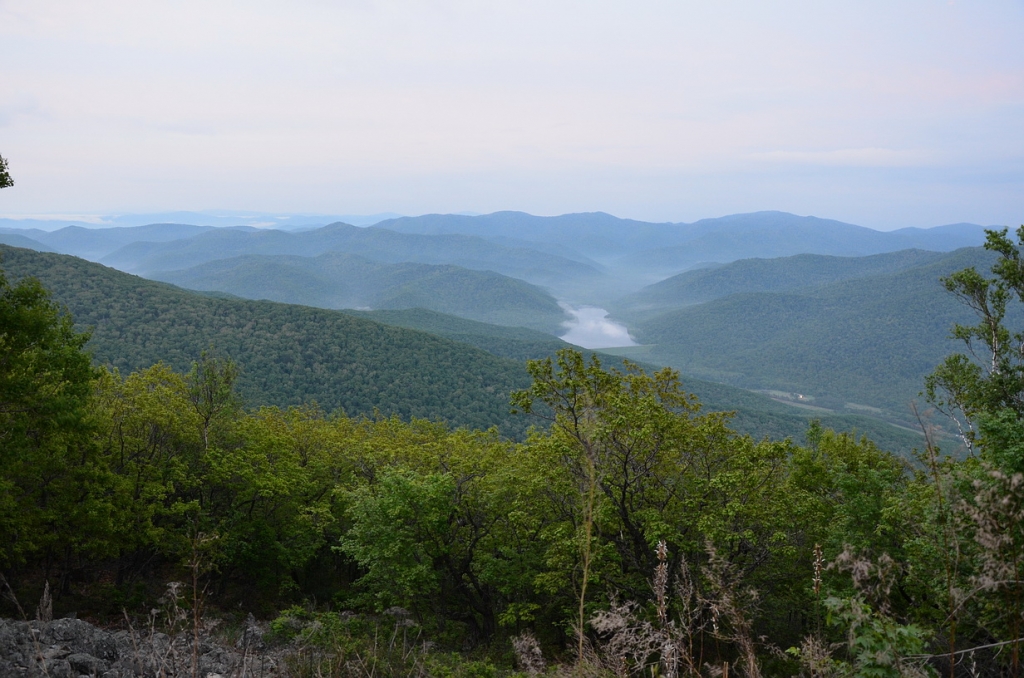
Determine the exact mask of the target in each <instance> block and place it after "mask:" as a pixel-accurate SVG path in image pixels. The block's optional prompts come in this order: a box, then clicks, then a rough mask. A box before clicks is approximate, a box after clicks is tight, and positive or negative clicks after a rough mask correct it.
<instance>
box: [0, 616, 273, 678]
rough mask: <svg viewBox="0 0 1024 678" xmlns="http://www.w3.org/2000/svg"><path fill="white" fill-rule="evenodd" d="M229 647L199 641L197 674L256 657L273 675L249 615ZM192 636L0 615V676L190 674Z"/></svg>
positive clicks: (225, 672) (232, 671)
mask: <svg viewBox="0 0 1024 678" xmlns="http://www.w3.org/2000/svg"><path fill="white" fill-rule="evenodd" d="M240 645H241V647H239V648H230V647H225V646H222V645H220V644H218V643H216V642H215V641H214V640H213V639H212V638H210V637H209V636H204V637H203V638H201V639H200V643H199V647H198V651H199V656H198V660H199V662H198V663H199V666H198V669H199V675H201V676H208V677H209V678H214V677H218V676H220V677H223V676H231V675H238V674H240V673H241V669H242V668H243V665H252V662H253V659H254V658H255V657H256V656H257V655H259V657H260V666H261V667H262V668H263V669H264V671H263V672H262V675H264V676H266V677H267V678H270V677H271V676H275V675H277V670H276V669H277V666H278V665H279V663H278V662H277V661H275V660H274V658H273V657H267V656H266V655H264V654H263V650H264V647H265V646H264V643H263V633H262V631H261V630H260V627H259V624H258V623H257V622H256V620H255V619H253V618H252V617H250V619H249V620H248V622H247V624H246V630H245V632H244V634H243V637H242V642H240ZM191 668H192V636H191V633H182V634H179V635H177V636H175V637H173V638H172V637H171V636H168V635H167V634H164V633H159V632H152V633H145V632H143V633H140V632H138V631H135V630H128V631H107V630H105V629H100V628H97V627H95V626H93V625H91V624H89V623H87V622H85V621H83V620H81V619H57V620H54V621H50V622H41V621H32V622H18V621H12V620H5V619H0V676H3V677H4V678H6V677H7V676H11V677H12V678H35V677H36V676H49V678H81V677H82V676H85V677H86V678H143V677H145V678H150V677H154V676H158V675H160V676H165V677H166V678H177V677H179V676H181V677H183V676H190V675H191Z"/></svg>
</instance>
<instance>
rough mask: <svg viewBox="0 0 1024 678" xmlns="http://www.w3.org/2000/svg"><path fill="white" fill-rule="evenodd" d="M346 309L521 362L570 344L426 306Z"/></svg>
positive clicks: (547, 354)
mask: <svg viewBox="0 0 1024 678" xmlns="http://www.w3.org/2000/svg"><path fill="white" fill-rule="evenodd" d="M344 312H345V313H349V314H351V315H354V316H357V317H361V318H368V319H369V320H374V321H376V322H379V323H384V324H385V325H394V326H396V327H405V328H407V329H411V330H419V331H421V332H429V333H430V334H436V335H437V336H439V337H444V338H446V339H451V340H452V341H458V342H461V343H464V344H469V345H471V346H476V347H477V348H479V349H482V350H484V351H487V352H488V353H492V354H494V355H497V356H500V357H502V358H509V359H512V360H515V361H517V362H520V363H524V362H526V361H527V360H534V359H536V358H543V357H546V356H549V355H554V354H555V351H557V350H559V349H561V348H568V347H569V346H570V345H571V344H568V343H566V342H564V341H562V340H561V339H558V338H557V337H553V336H551V335H550V334H547V333H544V332H538V331H537V330H530V329H527V328H525V327H507V326H501V325H491V324H488V323H483V322H477V321H475V320H466V319H465V318H459V317H456V316H453V315H447V314H444V313H438V312H437V311H431V310H428V309H425V308H410V309H403V310H378V311H354V310H350V309H346V310H345V311H344Z"/></svg>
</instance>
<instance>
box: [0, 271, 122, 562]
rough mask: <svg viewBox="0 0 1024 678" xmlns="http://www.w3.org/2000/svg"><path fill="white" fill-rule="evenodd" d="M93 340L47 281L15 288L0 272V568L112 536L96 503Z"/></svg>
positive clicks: (98, 483) (97, 468)
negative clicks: (90, 348)
mask: <svg viewBox="0 0 1024 678" xmlns="http://www.w3.org/2000/svg"><path fill="white" fill-rule="evenodd" d="M88 338H89V337H88V335H86V334H81V333H78V332H76V331H75V330H74V327H73V324H72V321H71V318H70V317H69V316H68V315H67V314H66V313H64V312H63V310H62V309H61V308H60V307H59V306H58V305H57V304H55V303H54V302H53V301H52V300H51V299H50V296H49V294H48V293H47V291H46V290H45V289H43V287H42V285H41V284H40V283H39V281H37V280H35V279H31V278H29V279H25V280H22V281H21V282H19V283H18V284H16V285H11V284H10V283H9V282H8V281H7V278H6V276H5V275H4V274H3V272H2V271H0V564H3V563H7V564H10V563H12V562H19V561H23V560H24V559H25V558H26V557H27V556H29V555H31V554H35V555H39V554H40V553H43V552H50V553H51V555H55V556H61V555H65V554H67V553H70V552H72V551H74V550H80V549H87V548H92V547H93V546H95V543H94V542H92V540H93V539H94V538H97V537H98V535H103V534H108V536H109V524H105V523H104V521H108V518H109V511H108V508H109V507H101V506H99V504H98V503H94V502H102V499H101V498H100V494H98V493H97V492H101V491H102V489H101V488H102V486H103V475H104V474H103V471H102V469H101V468H100V466H99V465H98V460H97V458H96V455H95V449H94V446H93V445H92V439H91V431H92V420H91V415H90V411H89V399H90V396H91V392H92V385H93V381H94V379H95V376H96V373H95V371H94V369H93V368H92V365H91V361H90V358H89V356H88V354H86V353H85V352H84V350H83V346H84V344H85V342H86V341H87V340H88ZM94 490H95V491H94ZM108 522H109V521H108ZM99 538H100V539H102V538H103V537H99ZM61 552H63V553H61Z"/></svg>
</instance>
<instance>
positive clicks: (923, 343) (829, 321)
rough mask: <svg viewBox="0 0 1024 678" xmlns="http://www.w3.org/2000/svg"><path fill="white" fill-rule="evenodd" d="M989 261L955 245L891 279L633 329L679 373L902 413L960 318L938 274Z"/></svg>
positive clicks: (737, 298) (714, 309) (752, 301)
mask: <svg viewBox="0 0 1024 678" xmlns="http://www.w3.org/2000/svg"><path fill="white" fill-rule="evenodd" d="M992 261H993V257H992V255H991V254H990V253H987V252H985V251H984V250H981V249H963V250H958V251H956V252H953V253H951V254H948V255H944V256H942V257H941V258H940V259H938V260H936V261H933V262H932V263H929V264H926V265H923V266H917V267H914V268H911V269H908V270H906V271H902V272H899V273H893V274H886V275H876V276H871V277H866V278H858V279H853V280H847V281H843V282H838V283H833V284H830V285H824V286H820V287H817V288H812V289H809V290H802V291H799V292H781V293H745V294H736V295H732V296H729V297H725V298H722V299H717V300H715V301H711V302H708V303H704V304H700V305H697V306H691V307H688V308H684V309H682V310H677V311H672V312H669V313H665V314H663V315H660V316H658V317H656V318H653V319H651V320H648V321H646V322H642V323H640V324H639V325H638V326H637V327H636V328H635V332H636V336H637V337H638V339H639V340H640V341H641V342H643V343H645V344H653V346H651V347H650V348H649V349H648V351H649V354H650V356H651V359H652V360H657V361H661V362H664V363H666V364H670V365H672V366H674V367H676V368H677V369H679V370H681V371H682V372H683V373H684V374H694V375H696V376H698V377H701V378H705V379H712V380H715V381H722V382H725V383H729V384H734V385H737V386H742V387H745V388H752V389H771V390H775V391H781V392H791V393H799V394H803V395H805V396H810V398H813V400H808V401H807V402H812V403H814V404H818V405H823V406H825V407H829V408H836V407H838V408H843V407H845V406H846V404H847V403H852V405H853V409H858V407H860V408H863V407H864V406H868V407H876V408H882V409H885V410H888V411H889V412H890V413H892V414H893V415H895V416H897V417H899V418H905V417H907V416H908V415H909V407H908V403H909V401H911V400H912V399H913V398H914V397H915V396H916V395H917V394H918V393H919V392H920V391H921V389H922V387H923V380H924V376H925V375H926V374H928V373H929V372H930V371H931V370H932V369H933V368H934V367H935V366H936V365H937V364H938V363H939V362H940V361H941V360H942V358H943V357H944V356H946V355H948V354H949V353H952V352H953V351H955V350H957V349H958V347H957V346H956V345H955V344H954V343H953V342H952V341H950V340H949V339H948V336H949V333H950V329H951V327H952V325H953V323H955V322H970V321H971V320H972V318H971V315H970V312H969V311H967V310H965V309H964V307H963V305H962V304H960V303H958V301H957V300H956V299H955V298H953V297H952V296H951V295H950V294H948V293H947V292H946V291H945V289H944V288H943V287H942V285H941V284H940V283H939V278H941V277H942V276H945V275H949V274H950V273H952V272H954V271H957V270H960V269H962V268H964V267H966V266H972V265H973V266H976V267H977V268H978V269H979V270H987V268H988V267H989V265H990V264H991V262H992Z"/></svg>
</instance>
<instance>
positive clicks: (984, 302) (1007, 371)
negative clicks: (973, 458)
mask: <svg viewBox="0 0 1024 678" xmlns="http://www.w3.org/2000/svg"><path fill="white" fill-rule="evenodd" d="M986 233H987V238H986V242H985V249H987V250H990V251H993V252H996V253H998V254H999V259H998V261H996V263H995V264H994V265H993V266H992V273H993V274H994V277H992V278H986V277H985V276H983V275H982V274H981V273H979V272H978V271H977V270H976V269H975V268H974V267H973V266H972V267H970V268H966V269H964V270H962V271H958V272H956V273H954V274H953V275H951V276H949V277H947V278H943V279H942V283H943V284H944V285H945V286H946V289H947V290H949V291H950V292H952V293H953V294H954V295H956V296H957V297H959V298H960V300H961V301H963V302H964V304H965V305H967V306H968V307H969V308H970V309H972V310H973V311H974V312H975V314H976V315H977V316H978V324H976V325H960V324H957V325H955V326H954V327H953V337H954V338H955V339H959V340H961V341H962V342H963V343H964V346H965V347H966V349H967V352H966V353H957V354H954V355H951V356H949V357H948V358H946V360H945V361H943V363H942V364H941V365H939V366H938V367H937V368H936V369H935V371H934V372H933V373H932V374H931V375H929V377H928V379H927V381H926V390H927V395H928V399H929V400H930V401H931V402H932V403H934V404H935V405H936V406H937V407H938V408H939V409H940V410H941V411H942V412H944V413H945V414H947V415H948V416H950V417H951V418H952V419H953V420H954V421H955V422H956V423H957V425H958V426H959V428H960V431H961V435H962V437H963V439H964V442H965V443H966V444H967V445H968V447H973V445H974V442H975V436H976V435H977V427H978V424H979V419H980V418H983V417H985V416H987V415H995V414H996V413H998V412H1000V411H1001V410H1010V411H1012V412H1013V413H1015V414H1016V415H1017V418H1020V416H1021V415H1022V414H1024V332H1022V331H1011V329H1010V328H1009V327H1007V324H1006V319H1007V312H1008V305H1009V304H1010V302H1011V301H1013V300H1014V299H1015V298H1016V300H1017V301H1018V302H1024V261H1022V259H1021V252H1020V247H1021V246H1022V245H1024V226H1021V227H1020V228H1019V229H1018V230H1017V243H1016V244H1014V243H1013V242H1012V241H1011V240H1010V238H1009V237H1007V229H1005V228H1004V229H1003V230H1001V231H995V230H988V231H986ZM1012 316H1013V313H1012V312H1011V317H1012Z"/></svg>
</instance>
